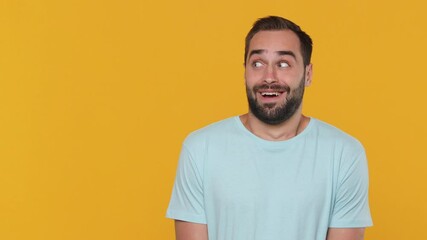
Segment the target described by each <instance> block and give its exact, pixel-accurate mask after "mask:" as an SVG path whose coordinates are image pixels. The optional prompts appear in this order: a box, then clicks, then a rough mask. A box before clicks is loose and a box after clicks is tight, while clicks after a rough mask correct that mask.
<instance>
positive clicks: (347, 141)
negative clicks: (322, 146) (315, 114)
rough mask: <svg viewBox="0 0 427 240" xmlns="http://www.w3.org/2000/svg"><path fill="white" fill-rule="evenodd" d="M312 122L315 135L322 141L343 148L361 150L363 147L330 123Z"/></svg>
mask: <svg viewBox="0 0 427 240" xmlns="http://www.w3.org/2000/svg"><path fill="white" fill-rule="evenodd" d="M314 120H315V125H316V134H317V135H318V136H319V137H320V138H321V139H322V141H327V142H331V143H334V144H343V145H345V146H351V147H353V148H357V149H360V150H363V145H362V144H361V142H360V141H359V140H358V139H357V138H355V137H354V136H352V135H350V134H349V133H347V132H345V131H344V130H342V129H340V128H338V127H336V126H334V125H332V124H330V123H327V122H324V121H322V120H319V119H314Z"/></svg>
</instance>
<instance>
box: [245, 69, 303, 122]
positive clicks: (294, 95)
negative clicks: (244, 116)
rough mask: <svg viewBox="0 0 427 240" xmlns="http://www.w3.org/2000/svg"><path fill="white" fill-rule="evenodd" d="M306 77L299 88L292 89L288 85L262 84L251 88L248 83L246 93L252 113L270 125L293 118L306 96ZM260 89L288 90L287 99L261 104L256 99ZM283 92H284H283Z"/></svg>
mask: <svg viewBox="0 0 427 240" xmlns="http://www.w3.org/2000/svg"><path fill="white" fill-rule="evenodd" d="M304 82H305V81H304V77H303V79H301V81H300V84H299V85H298V87H297V88H295V89H293V90H291V89H290V88H289V86H287V85H278V84H262V85H256V86H254V87H253V89H249V87H248V86H247V85H246V95H247V98H248V104H249V109H250V111H251V113H252V114H253V115H254V116H255V117H256V118H258V119H259V120H260V121H262V122H264V123H266V124H269V125H278V124H280V123H283V122H285V121H287V120H288V119H289V118H291V117H292V116H293V115H294V114H295V112H296V111H297V110H298V108H299V107H300V105H301V103H302V99H303V96H304V89H305V85H304ZM260 89H273V90H277V91H283V92H286V94H287V95H286V99H285V101H284V102H283V103H266V104H263V105H261V104H260V103H259V102H258V101H257V99H256V93H257V92H258V90H260ZM282 94H283V93H282Z"/></svg>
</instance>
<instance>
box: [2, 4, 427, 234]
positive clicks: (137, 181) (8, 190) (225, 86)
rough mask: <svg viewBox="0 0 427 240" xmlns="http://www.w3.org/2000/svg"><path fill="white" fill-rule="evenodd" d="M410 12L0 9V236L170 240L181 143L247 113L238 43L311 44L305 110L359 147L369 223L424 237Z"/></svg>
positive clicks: (402, 8) (423, 38)
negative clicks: (272, 27)
mask: <svg viewBox="0 0 427 240" xmlns="http://www.w3.org/2000/svg"><path fill="white" fill-rule="evenodd" d="M426 9H427V8H426V5H425V3H424V1H422V0H406V1H397V0H395V1H386V0H380V1H369V0H327V1H316V0H310V1H278V0H276V1H274V0H263V1H255V0H246V1H231V0H216V1H207V0H183V1H155V0H142V1H136V0H127V1H118V0H117V1H100V0H99V1H88V0H79V1H77V0H74V1H53V0H44V1H43V0H38V1H36V0H27V1H18V0H9V1H8V0H6V1H0V239H2V240H3V239H4V240H12V239H14V240H15V239H32V240H38V239H40V240H42V239H43V240H57V239H64V240H66V239H70V240H71V239H73V240H74V239H106V240H108V239H131V240H132V239H172V237H173V223H172V221H171V220H168V219H166V218H165V217H164V215H165V211H166V207H167V204H168V201H169V196H170V192H171V188H172V184H173V179H174V176H175V168H176V164H177V157H178V153H179V150H180V146H181V142H182V140H183V139H184V138H185V136H186V135H187V134H188V133H189V132H190V131H193V130H195V129H197V128H199V127H202V126H204V125H206V124H208V123H211V122H214V121H217V120H220V119H223V118H225V117H230V116H233V115H237V114H241V113H244V112H246V109H247V106H246V98H245V92H244V80H243V66H242V62H243V47H244V46H243V43H244V41H243V40H244V36H245V34H246V32H247V31H248V30H249V28H250V26H251V24H252V23H253V21H254V20H255V19H256V18H259V17H263V16H266V15H281V16H285V17H287V18H290V19H291V20H294V21H295V22H297V23H298V24H300V25H301V26H302V27H303V29H305V30H306V31H307V32H308V33H309V34H310V35H311V36H312V38H313V39H314V55H313V63H314V80H313V85H312V86H311V87H310V88H309V89H308V90H307V92H306V98H305V105H304V112H305V113H306V114H307V115H309V116H313V117H316V118H319V119H322V120H324V121H327V122H329V123H332V124H334V125H336V126H338V127H340V128H342V129H343V130H345V131H347V132H349V133H350V134H352V135H354V136H355V137H357V138H359V139H360V140H361V141H362V142H363V143H364V145H365V147H366V150H367V154H368V158H369V167H370V176H371V188H370V201H371V208H372V215H373V218H374V223H375V226H374V227H373V228H370V229H368V230H367V234H366V239H385V240H406V239H408V240H415V239H427V232H426V231H425V229H426V226H427V220H426V216H427V192H426V190H427V189H426V180H427V171H426V170H427V169H426V167H427V163H426V161H427V154H426V150H427V149H426V148H427V146H426V145H427V144H426V143H427V141H426V140H427V137H426V136H427V127H426V122H427V113H426V104H427V97H426V94H425V92H426V90H427V80H426V77H425V69H426V61H425V57H426V56H427V47H426V43H427V31H426V28H427V16H426V15H427V14H426V13H425V10H426Z"/></svg>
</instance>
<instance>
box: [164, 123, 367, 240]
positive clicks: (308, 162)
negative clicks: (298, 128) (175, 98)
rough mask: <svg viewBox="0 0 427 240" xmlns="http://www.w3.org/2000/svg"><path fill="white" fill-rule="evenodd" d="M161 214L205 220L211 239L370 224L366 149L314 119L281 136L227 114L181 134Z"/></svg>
mask: <svg viewBox="0 0 427 240" xmlns="http://www.w3.org/2000/svg"><path fill="white" fill-rule="evenodd" d="M166 215H167V217H168V218H172V219H177V220H183V221H188V222H194V223H202V224H207V226H208V234H209V239H210V240H252V239H253V240H325V239H326V235H327V231H328V228H356V227H367V226H371V225H372V220H371V216H370V211H369V205H368V169H367V162H366V157H365V151H364V149H363V146H362V145H361V144H360V143H359V142H358V141H357V140H356V139H354V138H353V137H351V136H349V135H348V134H346V133H344V132H342V131H341V130H339V129H337V128H335V127H333V126H331V125H328V124H326V123H324V122H321V121H319V120H317V119H314V118H311V120H310V122H309V124H308V125H307V127H306V128H305V129H304V131H303V132H301V133H300V134H299V135H297V136H295V137H293V138H291V139H289V140H286V141H267V140H264V139H261V138H259V137H257V136H255V135H254V134H252V133H251V132H250V131H248V130H247V129H246V128H245V126H244V125H243V124H242V122H241V121H240V118H239V117H233V118H229V119H225V120H223V121H220V122H217V123H214V124H211V125H209V126H207V127H205V128H202V129H200V130H198V131H195V132H193V133H191V134H190V135H189V136H188V137H187V139H186V140H185V141H184V144H183V147H182V151H181V156H180V160H179V164H178V171H177V175H176V180H175V185H174V188H173V192H172V197H171V200H170V203H169V208H168V210H167V214H166Z"/></svg>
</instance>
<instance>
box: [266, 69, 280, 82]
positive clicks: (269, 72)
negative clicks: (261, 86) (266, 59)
mask: <svg viewBox="0 0 427 240" xmlns="http://www.w3.org/2000/svg"><path fill="white" fill-rule="evenodd" d="M264 82H266V83H273V82H277V76H276V71H275V69H274V67H273V66H268V67H267V68H266V70H265V75H264Z"/></svg>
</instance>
